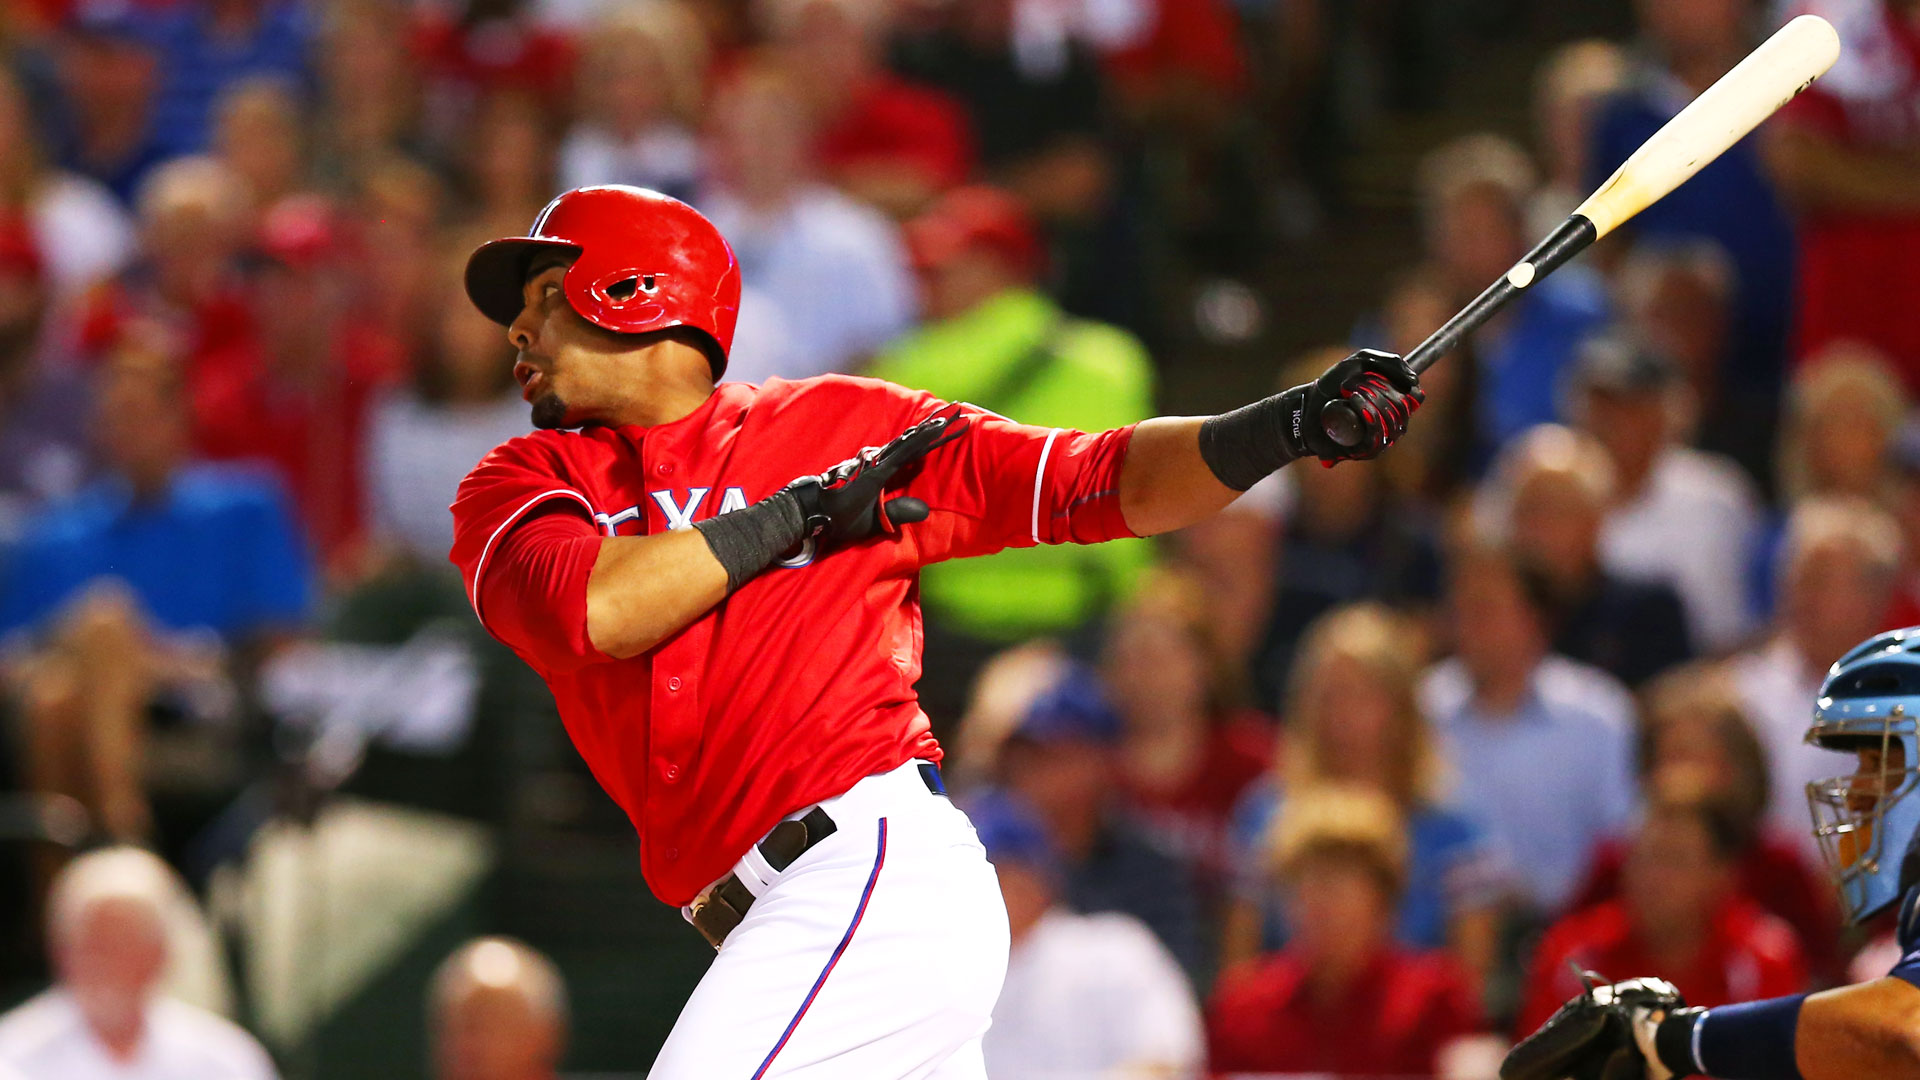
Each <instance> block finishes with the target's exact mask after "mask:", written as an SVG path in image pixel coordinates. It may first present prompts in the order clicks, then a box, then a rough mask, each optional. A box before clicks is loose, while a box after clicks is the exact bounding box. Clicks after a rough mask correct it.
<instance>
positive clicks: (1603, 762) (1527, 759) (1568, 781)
mask: <svg viewBox="0 0 1920 1080" xmlns="http://www.w3.org/2000/svg"><path fill="white" fill-rule="evenodd" d="M1449 585H1450V596H1449V601H1450V607H1451V615H1452V620H1453V635H1452V636H1453V646H1454V655H1453V657H1452V658H1451V659H1448V660H1444V661H1442V662H1440V663H1439V664H1437V665H1435V666H1434V667H1433V668H1432V669H1431V670H1429V671H1428V672H1427V674H1426V675H1425V676H1424V677H1423V678H1422V680H1421V684H1420V688H1419V700H1420V703H1421V707H1422V711H1423V712H1424V713H1425V714H1426V715H1427V717H1428V718H1429V719H1430V720H1431V722H1432V723H1433V724H1434V727H1435V729H1436V731H1437V732H1438V733H1439V735H1440V742H1441V746H1442V747H1443V748H1444V750H1445V752H1446V754H1447V760H1449V761H1450V762H1452V764H1453V767H1454V769H1455V770H1457V773H1458V786H1457V789H1456V790H1455V792H1454V796H1455V799H1456V805H1458V806H1459V807H1460V809H1461V811H1462V812H1463V813H1464V814H1466V815H1467V817H1468V818H1470V819H1471V820H1473V821H1475V822H1477V823H1479V824H1480V825H1481V826H1482V827H1483V828H1485V829H1486V830H1487V832H1488V833H1489V834H1490V835H1491V836H1492V837H1493V838H1494V840H1495V842H1497V843H1499V844H1500V845H1501V846H1502V847H1503V848H1504V849H1505V850H1506V852H1507V853H1508V855H1509V856H1510V857H1511V859H1512V860H1513V867H1514V869H1515V871H1516V874H1515V877H1516V880H1517V884H1518V886H1519V894H1520V895H1519V896H1518V898H1517V899H1518V900H1519V901H1520V902H1521V903H1522V905H1524V906H1525V907H1527V908H1530V909H1531V910H1532V911H1533V912H1536V913H1546V912H1552V911H1555V910H1558V909H1560V908H1561V907H1562V906H1563V905H1564V904H1565V902H1566V900H1567V898H1568V897H1569V896H1570V895H1571V894H1572V892H1573V889H1574V887H1575V886H1576V885H1577V884H1578V882H1579V875H1580V873H1581V871H1582V870H1584V869H1585V867H1586V864H1587V859H1588V855H1589V853H1590V852H1591V851H1592V849H1593V845H1594V844H1595V842H1597V841H1599V840H1601V839H1603V838H1605V837H1607V836H1609V835H1612V834H1614V833H1616V832H1618V831H1619V830H1620V829H1622V828H1624V827H1625V826H1626V824H1627V823H1628V821H1629V820H1630V819H1631V817H1632V815H1633V810H1634V786H1633V765H1632V756H1633V742H1632V741H1633V700H1632V698H1631V697H1630V696H1629V695H1628V693H1627V690H1626V688H1625V687H1624V686H1622V685H1620V683H1619V682H1618V681H1617V680H1615V679H1614V678H1613V677H1612V676H1610V675H1608V674H1607V673H1606V672H1604V671H1601V670H1599V669H1598V668H1593V667H1589V666H1587V665H1585V664H1581V663H1579V662H1577V661H1574V660H1570V659H1568V658H1566V657H1564V656H1560V655H1556V654H1554V653H1553V652H1552V651H1551V647H1550V639H1549V637H1548V632H1547V627H1548V626H1549V622H1548V620H1549V618H1550V614H1549V612H1550V610H1551V609H1550V607H1549V606H1548V605H1549V603H1550V601H1548V599H1547V598H1546V597H1545V596H1543V595H1541V594H1540V592H1538V591H1536V590H1537V586H1532V585H1531V584H1530V582H1529V580H1528V576H1527V574H1526V573H1525V572H1524V571H1523V570H1522V569H1521V566H1520V564H1519V563H1518V562H1517V561H1516V560H1515V559H1514V558H1513V556H1511V555H1509V554H1508V553H1506V552H1505V551H1502V550H1499V549H1495V548H1487V547H1467V548H1465V549H1464V550H1462V551H1459V552H1457V553H1456V555H1455V558H1454V561H1453V566H1452V567H1451V574H1450V582H1449Z"/></svg>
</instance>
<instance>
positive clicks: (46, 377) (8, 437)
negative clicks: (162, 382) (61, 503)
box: [0, 212, 91, 546]
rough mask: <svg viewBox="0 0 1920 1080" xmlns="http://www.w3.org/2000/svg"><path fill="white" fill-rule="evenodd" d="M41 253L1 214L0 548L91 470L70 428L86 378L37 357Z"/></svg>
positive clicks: (45, 290) (45, 311)
mask: <svg viewBox="0 0 1920 1080" xmlns="http://www.w3.org/2000/svg"><path fill="white" fill-rule="evenodd" d="M40 250H41V249H40V246H39V245H38V243H36V241H35V238H34V236H33V234H32V232H31V230H30V229H29V227H28V224H27V222H26V221H24V220H22V219H20V218H16V217H13V216H12V215H10V214H6V213H5V212H0V546H3V545H5V544H10V543H12V542H13V541H16V540H18V539H19V538H20V533H21V530H22V529H24V528H25V527H26V523H27V521H28V519H29V518H30V516H31V515H32V513H33V512H34V511H36V510H37V509H38V508H39V507H40V506H42V505H43V504H45V503H46V502H48V501H49V500H54V499H59V498H62V497H65V496H68V495H71V494H73V492H74V490H75V489H76V488H77V487H79V485H80V483H81V481H83V480H85V479H86V476H87V472H88V471H89V468H90V461H89V458H90V456H91V455H89V453H88V452H87V448H86V445H85V439H84V437H83V433H82V432H80V431H78V430H76V429H75V425H74V423H73V418H74V417H76V416H84V415H85V414H86V411H87V388H86V381H85V378H84V377H83V376H82V375H81V374H80V372H78V371H76V370H74V367H73V365H70V364H52V363H46V362H45V360H46V359H47V358H46V357H45V356H44V355H43V351H42V341H43V339H44V338H43V335H44V334H45V333H46V332H47V330H46V326H47V321H48V318H49V308H50V306H51V297H50V296H49V292H50V289H49V285H48V282H47V276H46V274H45V272H44V268H45V264H44V263H43V261H42V259H41V255H40Z"/></svg>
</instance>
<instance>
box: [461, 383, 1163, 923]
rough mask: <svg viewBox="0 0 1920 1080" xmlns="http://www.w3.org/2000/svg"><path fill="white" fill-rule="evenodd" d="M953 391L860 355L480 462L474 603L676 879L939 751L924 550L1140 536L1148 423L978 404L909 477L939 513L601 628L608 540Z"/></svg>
mask: <svg viewBox="0 0 1920 1080" xmlns="http://www.w3.org/2000/svg"><path fill="white" fill-rule="evenodd" d="M943 406H944V403H943V402H941V401H939V400H937V399H935V398H933V397H932V396H930V395H927V394H923V393H919V392H916V391H911V390H906V389H904V388H902V387H899V386H895V385H893V384H890V383H884V382H879V381H876V380H871V379H856V378H850V377H846V376H838V375H831V376H823V377H820V378H816V379H803V380H799V381H796V382H786V381H784V380H779V379H773V380H769V381H768V382H767V383H766V384H764V385H762V386H758V387H755V386H748V385H745V384H741V383H724V384H722V385H721V386H720V387H718V388H717V389H716V390H715V391H714V394H713V396H712V397H710V398H709V399H708V400H707V401H706V402H705V403H704V404H703V405H701V407H700V408H698V409H696V410H695V411H694V412H693V413H692V414H690V415H688V416H686V417H683V418H682V419H680V420H676V421H674V422H673V423H670V424H663V425H659V426H656V427H652V428H642V427H637V426H626V427H591V428H584V429H581V430H579V431H565V432H555V431H541V432H535V433H534V434H532V435H528V436H524V437H522V438H517V439H513V440H510V441H508V442H507V443H505V444H503V445H501V446H500V447H499V448H497V449H495V450H494V451H493V452H492V453H490V454H489V455H487V457H486V458H484V459H483V460H482V461H481V462H480V464H479V465H477V466H476V467H475V468H474V470H473V472H472V473H470V474H469V475H468V477H467V478H466V480H465V481H463V482H462V483H461V485H460V491H459V494H458V496H457V497H456V498H455V500H454V503H453V507H452V510H453V515H454V546H453V551H452V553H451V557H452V559H453V562H454V564H455V565H456V566H458V567H459V568H460V571H461V575H462V577H463V579H464V581H465V584H466V588H467V594H468V598H469V600H471V602H472V603H473V606H474V611H475V612H476V614H478V615H479V617H480V621H481V622H482V623H483V624H484V625H485V626H486V627H487V629H488V631H489V632H490V633H492V634H493V635H494V636H495V637H497V638H499V639H500V640H501V641H503V642H505V643H506V644H507V645H508V646H509V647H510V648H512V649H513V650H514V651H515V652H516V653H517V654H518V655H519V656H520V657H521V658H522V659H524V660H525V661H526V662H527V663H528V664H529V665H531V666H532V667H533V668H534V670H536V671H537V672H539V673H540V675H541V676H542V677H543V678H544V679H545V680H546V682H547V685H548V686H549V687H550V688H551V689H552V690H553V694H554V699H555V701H556V703H557V704H558V705H559V710H560V717H561V720H562V721H563V722H564V723H565V725H566V727H567V731H568V734H569V735H570V736H571V738H572V739H573V742H574V745H575V746H576V747H577V748H578V749H579V751H580V754H581V756H582V757H583V758H585V760H586V762H587V764H588V766H589V767H590V768H591V769H592V770H593V773H594V775H595V777H596V778H597V779H598V780H599V781H600V783H601V785H602V786H604V787H605V788H606V789H607V792H608V794H610V795H611V796H612V797H613V798H614V799H615V801H617V802H618V803H619V804H620V806H621V807H622V808H623V809H624V810H625V811H626V812H627V815H628V817H629V818H631V819H632V821H633V823H634V827H635V829H636V830H637V831H638V833H639V834H640V861H641V868H642V870H643V871H644V873H645V874H646V877H647V881H648V884H649V885H650V887H651V888H652V889H653V891H654V893H655V894H656V895H657V896H658V897H659V898H660V899H661V900H663V901H665V902H667V903H669V904H674V905H680V904H684V903H687V902H688V901H690V900H691V899H692V898H693V897H694V896H695V895H696V894H697V893H698V892H699V891H700V890H701V889H702V888H704V887H705V886H706V885H708V884H710V883H711V882H713V881H714V880H715V879H717V878H719V877H720V876H721V875H722V874H724V873H726V871H727V870H728V868H729V867H731V866H732V864H733V863H734V862H735V861H736V860H738V859H739V857H740V856H741V855H742V854H744V853H745V852H746V850H747V848H748V847H749V846H751V845H752V844H753V843H754V842H755V841H756V840H758V839H759V838H760V837H761V836H762V835H764V834H765V833H766V831H767V830H768V829H770V828H772V826H773V825H774V824H775V823H776V822H778V821H779V820H780V818H781V817H783V816H785V815H786V814H788V813H791V812H793V811H795V810H799V809H803V808H805V807H806V806H808V805H811V804H812V803H816V802H819V801H821V800H822V799H826V798H830V797H832V796H834V795H837V794H840V793H841V792H843V791H845V790H847V789H848V788H849V787H851V786H852V785H853V784H854V783H855V782H856V781H858V780H860V779H861V778H862V777H865V776H869V775H872V774H874V773H877V772H882V771H886V770H888V769H892V768H895V767H897V766H899V765H901V764H903V763H905V762H906V761H908V760H909V759H912V758H915V757H919V758H925V759H930V760H938V758H939V756H940V749H939V746H938V745H937V744H936V743H935V741H934V739H933V737H932V736H931V734H930V733H929V727H928V722H927V718H926V717H925V715H924V714H923V713H922V712H921V710H920V707H919V705H918V703H917V702H916V700H915V697H914V691H913V684H914V682H915V681H916V680H917V679H918V678H919V674H920V649H921V643H922V634H921V625H920V610H919V603H918V600H917V592H916V589H915V583H916V580H917V575H918V572H919V570H920V568H921V567H923V566H926V565H929V564H931V563H935V562H939V561H941V560H944V559H949V558H960V557H965V556H971V555H984V554H989V553H991V552H994V551H999V550H1001V549H1003V548H1008V547H1023V546H1030V545H1033V544H1040V543H1055V544H1057V543H1068V542H1076V543H1094V542H1099V541H1103V540H1108V539H1113V538H1116V537H1122V536H1130V535H1132V534H1131V533H1130V532H1129V531H1128V529H1127V527H1126V523H1125V521H1124V520H1123V519H1122V517H1121V514H1120V508H1119V475H1120V466H1121V462H1122V461H1123V459H1124V457H1125V454H1126V447H1127V444H1128V442H1129V440H1130V439H1131V438H1132V432H1133V429H1132V428H1131V427H1127V428H1119V429H1116V430H1113V431H1107V432H1099V433H1091V434H1090V433H1084V432H1077V431H1067V430H1060V429H1049V428H1035V427H1028V426H1025V425H1022V424H1018V423H1014V422H1013V421H1010V420H1007V419H1006V418H1004V417H1000V416H997V415H994V414H992V413H989V412H986V411H984V410H978V409H969V410H968V411H969V412H971V413H972V415H973V423H972V424H970V425H969V428H968V431H967V433H966V435H965V436H964V437H962V438H959V439H956V440H954V441H953V442H951V443H949V444H947V445H945V446H942V447H940V448H939V449H937V450H935V451H934V452H933V453H931V454H929V455H928V456H927V457H926V458H925V459H924V460H922V461H921V462H919V463H917V464H916V465H915V466H914V467H912V468H911V469H908V470H904V471H903V472H902V473H901V474H900V475H899V476H897V477H896V478H895V487H894V488H892V489H889V491H888V496H889V497H892V496H895V495H910V496H913V497H916V498H919V499H921V500H923V501H925V502H926V504H927V506H928V508H929V510H930V514H929V516H928V518H927V520H926V521H923V522H919V523H916V524H912V525H907V526H905V527H904V528H903V529H901V531H900V532H899V533H898V534H897V535H892V536H887V537H881V538H878V539H875V540H870V541H866V542H863V543H860V544H856V545H852V546H849V547H845V548H837V549H833V550H830V551H828V552H827V553H826V555H825V556H823V557H815V556H814V553H813V552H812V551H810V550H807V549H803V550H801V551H800V552H798V553H796V554H795V555H794V556H792V557H790V558H789V559H788V560H787V563H788V566H787V568H786V569H784V570H783V569H779V568H776V569H772V570H769V571H768V572H766V573H764V574H761V575H760V576H759V577H757V578H755V579H754V580H752V581H750V582H747V583H746V584H745V585H743V586H742V587H741V588H740V589H739V590H737V591H736V592H734V593H733V594H732V595H731V596H729V597H728V598H727V599H726V600H725V601H723V602H722V603H721V604H719V605H718V606H717V607H715V608H713V609H712V610H711V611H709V612H707V613H706V614H705V615H703V616H701V617H700V618H699V619H696V620H695V621H694V622H693V623H691V624H690V625H688V626H687V627H685V628H684V629H682V630H680V631H679V632H677V633H675V634H674V635H672V636H671V637H669V638H668V639H667V640H666V641H664V642H662V643H661V644H660V645H658V646H656V647H654V648H653V649H651V650H649V651H648V652H646V653H643V654H641V655H639V656H634V657H631V658H628V659H615V658H613V657H610V656H607V655H605V654H602V653H600V652H599V651H598V650H597V649H595V648H594V647H593V645H592V643H591V642H590V641H589V640H588V638H587V634H586V583H587V577H588V575H589V574H590V572H591V570H592V565H593V559H594V557H595V555H596V553H597V551H598V548H599V544H600V542H601V538H603V537H606V536H649V535H657V534H659V533H662V532H665V531H668V530H671V529H679V528H686V527H688V526H690V525H691V524H692V523H693V522H695V521H699V520H704V519H705V518H706V517H709V516H712V515H715V514H720V513H725V512H728V511H731V510H737V509H739V508H741V507H743V506H747V505H750V504H752V503H753V502H755V501H757V500H759V499H763V498H765V497H767V496H768V495H770V494H772V493H773V492H775V491H777V490H779V489H780V488H781V487H783V486H785V485H786V484H787V483H788V482H790V481H792V480H793V479H794V478H796V477H799V476H804V475H808V474H812V473H819V472H822V471H824V470H826V469H827V468H829V467H831V466H833V465H835V464H837V463H839V462H840V461H843V460H845V459H846V458H848V457H850V456H852V455H853V454H855V453H857V452H859V450H860V449H861V448H863V447H867V446H880V445H884V444H885V443H886V442H887V441H888V440H890V439H892V438H893V437H894V436H896V435H898V434H899V433H900V432H901V431H903V430H905V429H906V428H908V427H910V426H911V425H913V424H915V423H917V422H919V421H921V420H924V419H926V418H927V417H928V416H930V415H931V414H932V413H934V412H935V411H936V410H938V409H940V408H942V407H943ZM962 407H963V408H968V407H966V406H962Z"/></svg>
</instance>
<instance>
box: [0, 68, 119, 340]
mask: <svg viewBox="0 0 1920 1080" xmlns="http://www.w3.org/2000/svg"><path fill="white" fill-rule="evenodd" d="M35 113H36V110H35V109H34V108H32V107H31V106H30V105H29V104H28V100H27V92H26V88H25V87H24V86H22V85H21V82H20V80H19V78H18V77H17V76H16V75H15V74H14V72H13V70H12V69H11V68H8V67H5V66H0V215H4V216H8V217H13V216H19V217H22V218H24V219H25V220H26V223H27V225H28V227H29V228H30V229H31V231H32V234H33V235H32V239H33V243H34V245H35V246H36V247H37V248H38V249H39V251H40V263H41V270H42V273H43V275H44V281H45V285H46V287H47V289H48V290H49V296H48V299H49V300H50V301H51V303H52V304H53V309H54V310H53V313H52V314H53V315H54V317H55V318H56V319H61V318H63V317H65V318H69V319H70V317H71V309H72V308H73V307H74V305H75V304H76V303H77V302H78V300H79V298H80V296H81V294H82V293H83V292H84V291H85V290H86V289H88V288H90V287H91V286H93V285H95V284H97V283H98V282H100V281H101V280H103V279H105V278H107V277H110V276H112V275H113V274H116V273H118V272H119V271H120V270H121V269H123V268H124V267H125V266H126V265H127V263H128V262H129V261H131V260H132V259H133V256H134V233H133V219H132V217H131V215H129V214H128V213H127V209H126V207H125V206H122V205H121V204H120V203H119V201H118V200H116V199H115V198H114V197H113V193H112V192H111V191H109V190H107V188H106V187H105V186H104V185H102V184H101V183H100V182H99V181H98V180H94V179H91V178H88V177H84V176H81V175H79V174H78V173H74V172H70V171H68V170H66V169H63V168H59V167H57V166H55V165H54V164H53V162H52V161H50V160H49V158H48V155H47V152H46V149H45V147H43V146H42V145H41V142H40V139H39V135H38V132H36V131H35V129H34V117H35ZM71 329H72V328H71V327H65V326H59V327H53V328H50V331H51V332H53V333H55V334H57V335H58V336H59V337H60V338H61V339H65V338H67V337H68V336H69V334H70V331H71Z"/></svg>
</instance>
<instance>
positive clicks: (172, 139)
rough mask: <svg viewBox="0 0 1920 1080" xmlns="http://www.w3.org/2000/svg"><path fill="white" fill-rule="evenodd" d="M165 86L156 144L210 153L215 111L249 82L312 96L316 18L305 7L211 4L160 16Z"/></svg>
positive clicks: (278, 0)
mask: <svg viewBox="0 0 1920 1080" xmlns="http://www.w3.org/2000/svg"><path fill="white" fill-rule="evenodd" d="M154 22H155V27H154V42H155V45H156V46H157V48H158V50H159V55H160V69H161V73H162V79H161V83H160V92H159V94H158V95H157V97H156V98H155V101H154V109H153V131H154V137H155V138H156V139H157V140H159V143H160V145H161V147H162V148H163V149H165V151H166V152H167V153H168V154H198V153H202V152H204V151H205V150H206V149H207V148H208V146H209V145H211V143H212V139H213V121H214V103H215V102H216V101H218V100H219V98H220V95H221V92H222V91H224V90H225V89H226V88H227V87H229V86H231V85H233V84H234V83H237V82H240V81H241V80H243V79H247V78H251V77H259V76H270V77H277V78H280V79H284V80H286V81H287V82H289V83H291V84H293V85H295V86H298V87H299V88H300V89H301V91H302V92H305V91H307V90H308V89H309V88H310V86H311V83H312V71H311V61H310V58H309V57H310V51H311V48H312V45H313V40H314V29H315V28H314V12H313V11H312V10H311V9H310V8H308V6H307V5H305V4H302V3H299V2H297V0H208V2H207V3H203V4H180V5H177V6H174V7H172V8H171V9H167V10H163V11H161V12H159V13H158V14H156V15H155V16H154Z"/></svg>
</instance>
